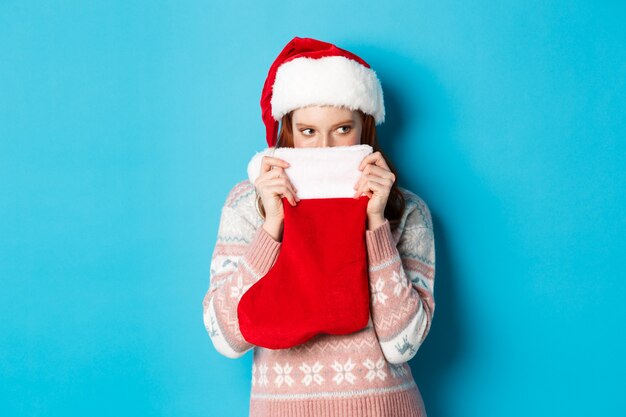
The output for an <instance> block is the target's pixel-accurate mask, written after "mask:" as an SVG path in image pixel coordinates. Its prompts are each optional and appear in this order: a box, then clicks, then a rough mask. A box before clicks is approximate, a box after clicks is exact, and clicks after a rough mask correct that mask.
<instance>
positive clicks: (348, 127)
mask: <svg viewBox="0 0 626 417" xmlns="http://www.w3.org/2000/svg"><path fill="white" fill-rule="evenodd" d="M343 128H346V129H348V130H346V131H344V132H342V133H348V132H349V131H350V129H352V126H349V125H345V126H341V127H339V129H343Z"/></svg>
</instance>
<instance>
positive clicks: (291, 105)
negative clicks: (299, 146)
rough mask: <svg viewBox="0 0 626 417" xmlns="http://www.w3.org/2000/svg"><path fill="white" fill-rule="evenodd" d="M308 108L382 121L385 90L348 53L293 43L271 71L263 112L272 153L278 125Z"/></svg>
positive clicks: (309, 41)
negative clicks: (341, 109)
mask: <svg viewBox="0 0 626 417" xmlns="http://www.w3.org/2000/svg"><path fill="white" fill-rule="evenodd" d="M309 105H335V106H345V107H347V108H349V109H350V110H356V109H359V110H361V111H363V112H364V113H366V114H370V115H372V116H373V117H374V120H375V123H376V124H377V125H378V124H381V123H382V122H384V121H385V105H384V102H383V90H382V87H381V85H380V81H379V79H378V77H377V76H376V72H374V70H373V69H371V68H370V66H369V64H368V63H367V62H365V61H364V60H363V59H361V58H360V57H358V56H357V55H355V54H353V53H352V52H349V51H346V50H345V49H341V48H339V47H337V46H335V45H333V44H331V43H327V42H322V41H319V40H316V39H312V38H299V37H297V36H296V37H294V38H293V39H292V40H291V41H290V42H289V43H288V44H287V45H286V46H285V47H284V48H283V50H282V51H281V52H280V54H279V55H278V57H277V58H276V60H275V61H274V63H273V64H272V66H271V67H270V70H269V73H268V74H267V79H266V80H265V85H264V86H263V92H262V95H261V111H262V116H263V123H265V128H266V139H267V143H268V145H269V146H270V147H272V146H275V144H276V139H277V136H278V122H279V121H280V119H281V118H282V117H283V115H285V114H287V113H289V112H290V111H291V110H294V109H297V108H300V107H306V106H309Z"/></svg>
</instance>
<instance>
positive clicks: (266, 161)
mask: <svg viewBox="0 0 626 417" xmlns="http://www.w3.org/2000/svg"><path fill="white" fill-rule="evenodd" d="M272 166H280V167H284V168H287V167H289V166H290V164H289V162H287V161H285V160H283V159H280V158H276V157H273V156H267V155H266V156H264V157H263V158H262V159H261V172H260V173H261V174H262V173H264V172H267V171H271V170H272Z"/></svg>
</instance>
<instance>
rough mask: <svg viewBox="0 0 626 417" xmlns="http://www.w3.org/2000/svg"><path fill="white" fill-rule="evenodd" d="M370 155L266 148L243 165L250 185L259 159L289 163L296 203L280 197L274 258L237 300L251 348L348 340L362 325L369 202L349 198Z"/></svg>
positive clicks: (364, 149)
mask: <svg viewBox="0 0 626 417" xmlns="http://www.w3.org/2000/svg"><path fill="white" fill-rule="evenodd" d="M370 153H372V147H371V146H369V145H352V146H335V147H322V148H267V149H266V150H265V151H262V152H259V153H257V154H256V155H255V156H254V157H253V158H252V160H251V161H250V163H249V164H248V176H249V178H250V181H251V182H252V183H254V180H255V179H256V177H257V176H258V175H259V171H260V166H261V161H260V160H261V158H262V156H263V155H265V154H271V155H273V156H275V157H277V158H281V159H284V160H286V161H287V162H289V164H290V166H289V167H288V168H287V169H286V170H285V172H286V174H287V176H288V177H289V179H290V180H291V182H292V183H293V185H294V187H295V188H296V189H297V190H298V197H300V201H299V202H298V204H297V205H296V206H295V207H294V206H292V205H291V204H290V203H289V200H287V198H286V197H283V199H282V201H283V208H284V216H285V217H284V224H283V238H282V244H281V248H280V252H279V254H278V258H277V259H276V262H275V263H274V265H273V266H272V268H271V269H270V270H269V271H268V272H267V274H266V275H265V276H263V277H262V278H261V279H259V280H258V281H257V282H256V283H255V284H254V285H252V286H251V287H250V288H249V289H248V290H247V291H246V292H245V293H244V294H243V295H242V297H241V299H240V301H239V305H238V307H237V315H238V320H239V328H240V330H241V334H242V336H243V337H244V339H245V340H247V341H248V342H249V343H252V344H254V345H257V346H262V347H266V348H269V349H285V348H290V347H293V346H296V345H299V344H301V343H304V342H306V341H307V340H309V339H311V338H312V337H313V336H315V335H317V334H321V333H326V334H336V335H339V334H349V333H353V332H355V331H358V330H360V329H362V328H364V327H365V326H366V325H367V323H368V321H369V302H370V294H369V276H368V263H367V250H366V246H365V227H366V221H367V214H366V210H367V203H368V201H369V197H368V196H365V195H363V196H361V197H359V198H358V199H353V198H352V196H353V195H354V193H355V190H354V189H353V186H354V185H355V184H356V183H357V181H358V179H359V177H360V175H361V171H359V170H358V166H359V164H360V163H361V161H362V160H363V158H364V157H365V156H367V155H368V154H370Z"/></svg>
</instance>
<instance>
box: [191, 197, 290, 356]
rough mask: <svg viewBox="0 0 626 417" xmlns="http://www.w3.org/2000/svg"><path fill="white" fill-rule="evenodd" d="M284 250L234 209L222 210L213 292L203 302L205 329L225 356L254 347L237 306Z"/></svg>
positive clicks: (237, 353) (244, 351)
mask: <svg viewBox="0 0 626 417" xmlns="http://www.w3.org/2000/svg"><path fill="white" fill-rule="evenodd" d="M227 201H228V199H227ZM280 247H281V242H279V241H276V240H274V238H273V237H272V236H271V235H270V234H268V233H267V232H266V231H265V229H264V228H263V227H262V226H259V227H258V228H256V229H255V227H254V225H252V224H251V223H250V222H249V221H248V220H246V219H245V218H243V217H242V215H241V214H239V213H238V212H237V211H236V210H235V209H234V208H232V207H229V206H228V205H225V206H224V207H223V208H222V213H221V219H220V225H219V231H218V236H217V243H216V245H215V249H214V250H213V255H212V258H211V272H210V284H209V289H208V291H207V292H206V294H205V296H204V299H203V301H202V305H203V320H204V326H205V328H206V330H207V332H208V333H209V336H210V338H211V341H212V342H213V345H214V346H215V349H216V350H217V351H218V352H219V353H221V354H222V355H224V356H226V357H228V358H232V359H236V358H239V357H241V356H243V355H244V354H245V353H246V352H247V351H249V350H251V349H252V348H253V347H254V345H252V344H251V343H249V342H247V341H246V340H245V339H244V338H243V336H242V334H241V331H240V329H239V321H238V319H237V305H238V304H239V300H240V299H241V296H242V295H243V294H244V293H245V292H246V291H247V290H248V289H249V288H250V287H251V286H252V285H253V284H254V283H255V282H257V281H258V280H259V279H261V277H263V276H264V275H265V274H266V273H267V272H268V271H269V270H270V268H271V267H272V266H273V265H274V263H275V261H276V258H277V257H278V253H279V250H280Z"/></svg>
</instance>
